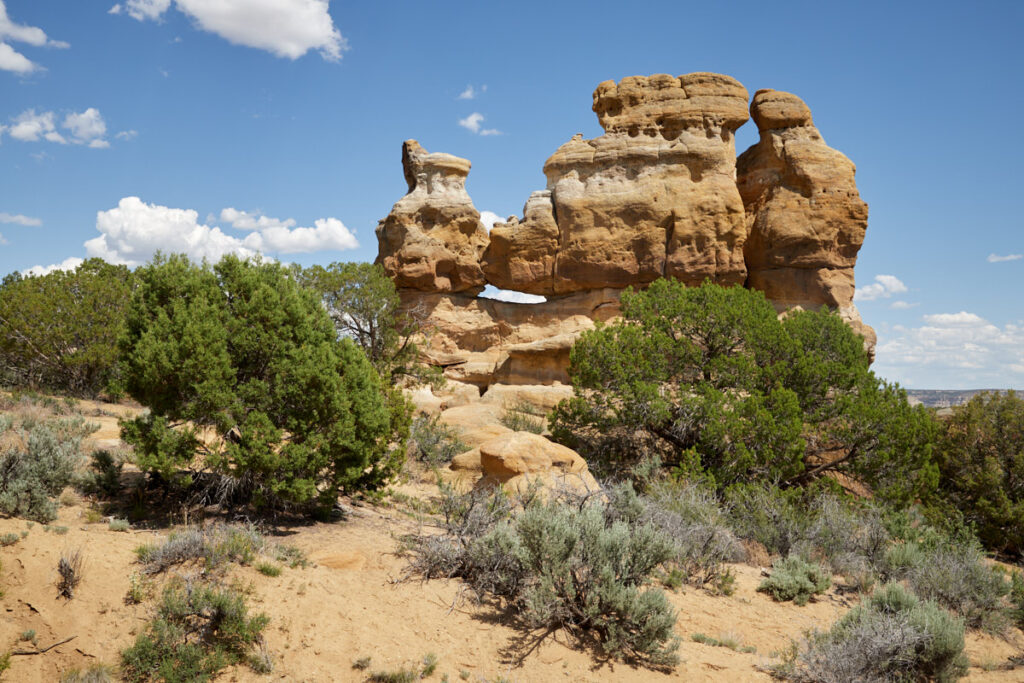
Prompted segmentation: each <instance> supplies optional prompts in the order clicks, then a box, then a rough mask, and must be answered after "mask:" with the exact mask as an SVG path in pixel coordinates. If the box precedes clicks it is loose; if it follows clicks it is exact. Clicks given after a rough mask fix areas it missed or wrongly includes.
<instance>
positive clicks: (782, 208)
mask: <svg viewBox="0 0 1024 683" xmlns="http://www.w3.org/2000/svg"><path fill="white" fill-rule="evenodd" d="M750 112H751V115H752V116H753V117H754V122H755V123H757V127H758V130H759V131H760V133H761V141H760V142H759V143H758V144H756V145H754V146H753V147H751V148H750V149H748V150H747V151H746V152H744V153H743V154H742V155H741V156H740V158H739V161H738V163H737V172H738V175H737V179H736V183H737V186H738V187H739V190H740V194H741V195H742V197H743V204H744V207H745V210H746V215H747V223H748V225H749V226H750V235H749V236H748V238H747V243H746V246H745V247H744V256H745V259H746V262H747V269H748V271H749V276H748V277H749V280H748V282H749V285H750V286H751V287H753V288H755V289H760V290H762V291H763V292H764V293H765V296H767V297H768V299H770V300H771V301H773V302H774V303H775V304H776V306H778V307H780V308H783V307H785V308H789V307H792V306H804V307H808V308H819V307H821V306H822V305H826V306H829V307H831V308H840V309H841V308H844V307H848V306H851V305H852V302H853V290H854V287H853V266H854V264H855V263H856V261H857V252H858V251H859V250H860V247H861V244H863V242H864V232H865V230H866V229H867V224H868V206H867V204H865V203H864V202H863V201H862V200H861V198H860V194H859V193H858V192H857V184H856V182H855V181H854V171H855V167H854V165H853V162H851V161H850V160H849V159H847V158H846V157H845V156H844V155H843V154H842V153H840V152H838V151H836V150H834V149H832V148H831V147H829V146H828V145H826V144H825V141H824V140H823V139H822V137H821V134H820V133H819V132H818V129H817V128H816V127H815V126H814V123H813V121H812V119H811V110H810V109H808V108H807V105H805V104H804V102H803V101H802V100H801V99H800V98H799V97H797V96H796V95H791V94H789V93H785V92H778V91H775V90H759V91H757V94H755V95H754V101H753V103H752V104H751V106H750Z"/></svg>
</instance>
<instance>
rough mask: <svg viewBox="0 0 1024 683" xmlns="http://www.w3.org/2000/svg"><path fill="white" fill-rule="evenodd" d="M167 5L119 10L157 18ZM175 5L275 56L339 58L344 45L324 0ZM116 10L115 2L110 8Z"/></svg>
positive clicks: (149, 2) (156, 2)
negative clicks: (315, 53) (313, 54)
mask: <svg viewBox="0 0 1024 683" xmlns="http://www.w3.org/2000/svg"><path fill="white" fill-rule="evenodd" d="M170 5H171V0H128V2H127V3H125V5H124V8H123V9H124V11H125V12H127V13H128V14H129V15H130V16H131V17H133V18H135V19H138V20H139V21H143V20H145V19H159V18H160V17H162V16H163V14H164V12H166V11H167V10H168V8H169V7H170ZM174 5H175V7H177V9H178V10H179V11H181V12H183V13H184V14H186V15H187V16H189V17H191V18H192V20H193V21H194V22H195V24H196V26H197V27H199V28H200V29H202V30H204V31H208V32H210V33H214V34H216V35H218V36H220V37H221V38H224V39H225V40H227V41H228V42H229V43H232V44H234V45H244V46H246V47H253V48H256V49H259V50H266V51H267V52H269V53H271V54H273V55H276V56H278V57H287V58H288V59H298V58H299V57H301V56H303V55H304V54H306V53H307V52H309V51H310V50H317V51H318V52H319V53H320V55H321V56H322V57H323V58H324V59H326V60H328V61H338V60H340V59H341V54H342V52H344V51H345V50H347V49H348V42H347V41H346V40H345V38H344V36H342V35H341V33H340V32H339V31H338V29H337V28H336V27H335V26H334V21H333V20H332V19H331V15H330V12H328V9H329V4H328V0H217V1H216V2H211V1H210V0H175V3H174ZM121 9H122V8H121V5H120V4H118V5H115V6H114V7H111V8H110V12H111V13H112V14H119V13H120V12H121ZM115 10H116V11H115Z"/></svg>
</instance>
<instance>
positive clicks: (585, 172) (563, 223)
mask: <svg viewBox="0 0 1024 683" xmlns="http://www.w3.org/2000/svg"><path fill="white" fill-rule="evenodd" d="M593 109H594V112H595V113H596V114H597V117H598V120H599V121H600V122H601V125H602V127H604V129H605V134H604V135H602V136H601V137H598V138H595V139H593V140H583V138H582V136H580V135H577V136H575V137H573V139H572V140H570V141H569V142H567V143H565V144H564V145H562V146H561V147H560V148H559V149H558V150H557V151H556V152H555V153H554V154H553V155H552V156H551V158H549V159H548V160H547V162H546V163H545V164H544V174H545V175H546V176H547V181H548V183H547V184H548V188H547V190H548V191H547V193H534V196H533V197H531V199H530V202H528V203H527V207H526V210H525V212H524V214H525V215H524V220H523V222H521V223H518V224H515V223H513V224H508V225H505V226H500V227H496V228H495V230H494V231H492V237H491V245H490V247H489V248H488V250H487V252H486V253H485V255H484V262H485V266H484V270H485V272H486V273H487V276H488V279H489V280H490V281H491V282H493V284H495V285H496V286H498V287H502V288H505V289H516V290H520V291H528V292H531V293H534V294H546V295H553V294H555V295H557V294H565V293H569V292H577V291H582V290H588V289H596V288H604V287H627V286H630V285H643V284H646V283H649V282H651V281H653V280H656V279H657V278H659V277H662V276H668V277H675V278H677V279H680V280H682V281H684V282H689V283H694V284H696V283H699V282H701V281H703V280H704V279H705V278H709V277H710V278H712V279H713V280H715V281H718V282H722V283H723V284H733V283H742V282H743V281H744V279H745V277H746V268H745V266H744V263H743V242H744V240H745V237H746V230H747V228H746V224H745V221H744V216H743V202H742V200H741V199H740V196H739V192H738V191H737V189H736V183H735V175H736V149H735V143H734V139H733V133H734V131H735V130H736V128H738V127H739V126H741V125H742V124H743V123H744V122H745V121H746V120H747V91H746V90H745V89H744V88H743V86H742V85H740V84H739V83H738V82H737V81H735V80H734V79H732V78H729V77H728V76H720V75H718V74H706V73H696V74H688V75H685V76H680V77H678V78H676V77H673V76H668V75H666V74H657V75H654V76H650V77H640V76H636V77H632V78H624V79H623V80H622V81H621V82H619V83H618V84H616V83H615V82H614V81H606V82H604V83H602V84H601V85H599V86H598V87H597V90H596V91H595V92H594V106H593Z"/></svg>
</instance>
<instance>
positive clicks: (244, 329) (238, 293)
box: [121, 256, 408, 513]
mask: <svg viewBox="0 0 1024 683" xmlns="http://www.w3.org/2000/svg"><path fill="white" fill-rule="evenodd" d="M136 278H137V281H138V287H137V289H136V291H135V293H134V295H133V297H132V301H131V305H130V306H129V309H128V314H127V322H126V332H125V334H124V335H123V336H122V337H121V351H122V366H123V376H124V383H125V388H126V390H127V391H128V393H129V395H131V396H132V398H134V399H136V400H137V401H139V402H140V403H142V404H143V405H144V406H146V407H148V408H149V409H150V412H149V413H148V414H146V415H143V416H139V417H137V418H135V419H133V420H128V421H124V422H122V439H124V440H125V441H126V442H127V443H129V444H130V445H132V446H134V448H135V459H136V464H137V465H138V466H139V467H140V469H142V470H143V471H145V472H147V473H148V474H150V475H151V478H152V479H153V481H154V482H156V483H160V484H163V485H166V486H172V487H177V486H189V485H191V483H192V482H193V481H194V480H195V479H196V477H197V476H198V475H199V474H200V473H205V474H207V475H208V476H206V477H205V478H204V480H203V482H200V483H201V484H202V483H205V484H206V485H205V486H203V489H202V491H201V492H200V497H201V498H202V500H203V501H205V502H209V503H215V504H219V505H222V506H226V507H230V506H237V505H241V504H247V503H252V504H254V505H256V506H272V507H285V506H292V507H297V508H300V509H303V510H308V511H310V512H321V513H322V512H325V511H329V510H331V509H332V508H333V506H334V505H335V503H336V501H337V497H338V494H339V493H341V492H351V491H359V490H366V489H372V488H379V487H380V486H382V485H383V484H384V483H386V481H387V478H388V477H390V476H391V475H392V474H393V467H394V465H395V454H396V453H397V452H398V451H396V448H395V444H402V445H403V446H404V441H405V437H406V430H407V428H408V414H407V410H408V406H407V404H406V403H405V402H404V401H403V400H400V398H401V397H400V396H399V397H396V396H394V395H393V394H392V393H391V392H390V390H389V388H388V387H387V386H386V385H384V384H383V383H382V382H381V380H380V377H379V376H378V374H377V372H376V371H375V370H374V368H373V366H372V365H371V364H370V363H369V361H368V360H367V359H366V356H365V355H364V353H363V352H362V350H361V349H360V348H359V347H358V346H356V344H355V343H354V342H353V341H352V340H351V339H349V338H347V337H344V338H341V339H339V338H338V335H337V332H336V331H335V328H334V325H333V324H332V323H331V320H330V318H329V317H328V314H327V312H326V311H325V310H324V309H323V307H322V306H321V305H320V302H319V301H318V300H317V297H316V296H315V295H314V294H313V293H312V292H311V291H308V290H305V289H303V288H302V287H301V286H300V285H299V284H298V283H297V282H296V281H295V279H294V278H293V277H292V275H291V274H290V271H288V270H287V269H286V268H284V267H283V266H281V265H279V264H276V263H269V262H261V261H259V260H252V261H244V260H241V259H239V258H236V257H234V256H226V257H224V259H222V260H221V261H220V262H219V263H217V264H216V265H215V266H213V267H209V266H197V265H193V264H191V263H190V262H189V261H188V260H187V259H186V258H185V257H183V256H173V257H170V258H163V257H157V258H156V259H154V261H153V262H152V263H150V264H148V265H146V266H142V267H140V268H139V269H138V270H137V271H136ZM185 423H188V424H189V425H190V426H189V427H184V426H181V425H183V424H185ZM195 430H206V432H205V436H204V438H203V439H202V441H200V439H199V438H198V436H197V432H196V431H195ZM199 455H202V456H203V457H201V458H200V457H198V456H199Z"/></svg>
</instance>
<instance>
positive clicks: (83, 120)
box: [64, 107, 110, 148]
mask: <svg viewBox="0 0 1024 683" xmlns="http://www.w3.org/2000/svg"><path fill="white" fill-rule="evenodd" d="M64 128H66V129H67V130H69V131H71V137H72V139H73V141H74V142H75V143H77V144H79V145H89V146H90V147H94V148H97V147H110V143H109V142H107V141H106V140H104V139H103V136H105V135H106V134H107V124H106V122H105V121H104V120H103V116H102V115H101V114H100V112H99V110H98V109H96V108H95V107H89V108H88V109H86V110H85V111H83V112H82V113H80V114H75V113H71V114H68V115H67V116H66V117H64Z"/></svg>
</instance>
